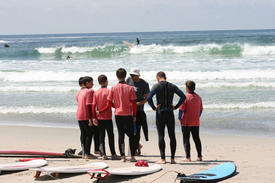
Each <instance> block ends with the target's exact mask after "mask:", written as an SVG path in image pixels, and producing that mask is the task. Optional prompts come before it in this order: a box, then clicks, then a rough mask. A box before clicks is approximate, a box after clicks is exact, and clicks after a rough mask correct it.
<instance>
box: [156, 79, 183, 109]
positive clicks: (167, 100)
mask: <svg viewBox="0 0 275 183" xmlns="http://www.w3.org/2000/svg"><path fill="white" fill-rule="evenodd" d="M152 90H154V91H155V93H156V98H157V105H160V110H170V111H173V108H172V104H173V98H174V94H175V93H176V91H177V90H178V87H177V86H175V85H174V84H172V83H169V82H167V81H161V82H159V83H157V84H155V85H154V86H153V88H152Z"/></svg>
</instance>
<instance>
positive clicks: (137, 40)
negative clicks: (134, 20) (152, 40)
mask: <svg viewBox="0 0 275 183" xmlns="http://www.w3.org/2000/svg"><path fill="white" fill-rule="evenodd" d="M139 43H140V41H139V39H138V38H136V45H137V46H138V45H139Z"/></svg>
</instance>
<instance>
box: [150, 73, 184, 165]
mask: <svg viewBox="0 0 275 183" xmlns="http://www.w3.org/2000/svg"><path fill="white" fill-rule="evenodd" d="M157 81H158V83H157V84H155V85H154V86H153V87H152V89H151V91H150V93H149V95H148V98H147V100H148V104H149V105H150V106H151V107H152V109H153V110H155V111H156V125H157V131H158V137H159V150H160V155H161V160H160V161H159V162H158V163H161V164H165V163H166V160H165V140H164V132H165V126H167V129H168V134H169V138H170V148H171V164H174V163H176V162H175V152H176V145H177V142H176V136H175V117H174V112H173V110H176V109H177V108H179V106H180V105H181V104H182V103H183V102H184V100H185V98H186V97H185V95H184V93H183V92H182V91H181V90H180V89H179V88H178V87H177V86H176V85H174V84H172V83H169V82H167V81H166V75H165V73H164V72H162V71H160V72H158V73H157ZM175 93H176V94H177V95H178V96H179V97H180V99H179V101H178V103H177V105H176V106H174V105H173V97H174V94H175ZM154 95H156V99H157V106H155V105H154V102H153V100H152V98H153V96H154Z"/></svg>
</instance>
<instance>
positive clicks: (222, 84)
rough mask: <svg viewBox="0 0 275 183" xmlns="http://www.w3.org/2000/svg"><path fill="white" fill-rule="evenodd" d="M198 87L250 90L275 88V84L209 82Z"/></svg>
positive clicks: (199, 84)
mask: <svg viewBox="0 0 275 183" xmlns="http://www.w3.org/2000/svg"><path fill="white" fill-rule="evenodd" d="M184 86H185V85H184ZM197 87H198V88H249V87H255V88H257V87H261V88H275V82H242V83H233V82H208V83H197Z"/></svg>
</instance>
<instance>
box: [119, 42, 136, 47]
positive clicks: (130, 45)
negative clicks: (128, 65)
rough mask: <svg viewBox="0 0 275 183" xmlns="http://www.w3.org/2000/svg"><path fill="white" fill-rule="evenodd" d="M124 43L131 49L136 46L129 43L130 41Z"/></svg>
mask: <svg viewBox="0 0 275 183" xmlns="http://www.w3.org/2000/svg"><path fill="white" fill-rule="evenodd" d="M122 43H123V44H125V45H126V46H128V47H129V48H133V47H134V46H135V45H134V44H132V43H129V42H128V41H122Z"/></svg>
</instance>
